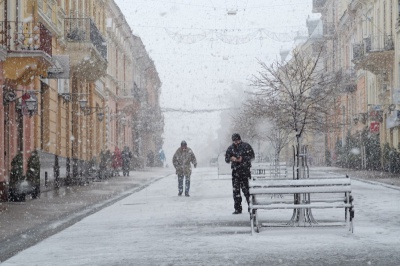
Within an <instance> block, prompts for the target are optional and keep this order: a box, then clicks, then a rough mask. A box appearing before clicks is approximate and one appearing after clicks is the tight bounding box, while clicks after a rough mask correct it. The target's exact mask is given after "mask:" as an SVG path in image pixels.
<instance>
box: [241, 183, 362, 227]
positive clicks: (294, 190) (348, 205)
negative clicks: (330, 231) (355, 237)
mask: <svg viewBox="0 0 400 266" xmlns="http://www.w3.org/2000/svg"><path fill="white" fill-rule="evenodd" d="M249 189H250V204H249V212H250V223H251V233H252V234H253V233H254V228H255V229H256V231H257V232H259V230H260V227H261V223H260V222H259V217H258V212H257V211H258V210H273V209H294V210H296V211H298V212H299V213H300V214H303V215H302V216H301V215H300V219H299V220H300V221H301V222H308V223H310V225H312V222H314V220H313V218H312V217H311V218H312V219H311V221H310V220H307V217H306V216H307V215H309V214H310V213H311V209H325V208H344V209H345V221H346V224H347V225H348V226H349V230H350V231H351V232H353V218H354V206H353V197H352V196H351V182H350V178H318V179H311V178H310V179H300V180H293V179H285V180H268V179H255V180H251V181H249ZM288 195H289V196H288ZM291 195H292V196H291ZM311 216H312V215H311ZM292 219H293V217H292ZM308 219H310V217H308Z"/></svg>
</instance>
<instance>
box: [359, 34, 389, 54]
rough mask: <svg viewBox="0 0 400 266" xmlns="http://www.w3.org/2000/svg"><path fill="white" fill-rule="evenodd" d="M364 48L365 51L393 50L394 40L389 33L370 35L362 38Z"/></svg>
mask: <svg viewBox="0 0 400 266" xmlns="http://www.w3.org/2000/svg"><path fill="white" fill-rule="evenodd" d="M364 48H365V52H366V53H370V52H383V51H392V50H394V42H393V38H392V36H391V35H386V34H382V35H371V36H369V37H367V38H364Z"/></svg>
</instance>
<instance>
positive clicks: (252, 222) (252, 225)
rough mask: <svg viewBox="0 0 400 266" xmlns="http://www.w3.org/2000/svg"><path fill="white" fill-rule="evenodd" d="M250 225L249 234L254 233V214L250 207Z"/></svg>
mask: <svg viewBox="0 0 400 266" xmlns="http://www.w3.org/2000/svg"><path fill="white" fill-rule="evenodd" d="M250 227H251V235H253V234H254V214H253V210H252V209H250Z"/></svg>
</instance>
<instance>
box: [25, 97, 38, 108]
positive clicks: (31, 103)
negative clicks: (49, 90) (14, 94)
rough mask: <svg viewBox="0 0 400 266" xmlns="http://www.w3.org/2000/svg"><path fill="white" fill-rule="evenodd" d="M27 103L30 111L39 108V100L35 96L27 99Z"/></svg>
mask: <svg viewBox="0 0 400 266" xmlns="http://www.w3.org/2000/svg"><path fill="white" fill-rule="evenodd" d="M25 104H26V107H27V108H28V111H29V112H34V111H35V110H36V108H37V101H36V99H34V98H33V97H29V98H28V99H26V100H25Z"/></svg>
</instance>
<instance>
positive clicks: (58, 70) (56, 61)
mask: <svg viewBox="0 0 400 266" xmlns="http://www.w3.org/2000/svg"><path fill="white" fill-rule="evenodd" d="M52 60H53V65H52V66H51V67H50V68H49V69H48V70H47V72H48V76H47V78H49V79H69V77H70V76H69V72H70V71H69V70H70V65H69V55H53V57H52Z"/></svg>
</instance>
